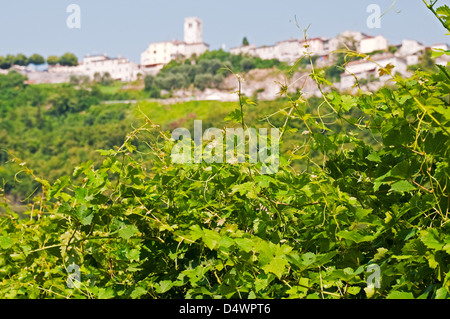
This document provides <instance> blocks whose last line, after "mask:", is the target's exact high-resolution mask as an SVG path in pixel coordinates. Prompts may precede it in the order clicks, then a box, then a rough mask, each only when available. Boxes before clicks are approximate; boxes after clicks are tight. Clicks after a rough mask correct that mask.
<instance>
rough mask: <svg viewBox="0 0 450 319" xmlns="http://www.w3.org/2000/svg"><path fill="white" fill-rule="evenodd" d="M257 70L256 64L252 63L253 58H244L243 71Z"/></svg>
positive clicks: (242, 62)
mask: <svg viewBox="0 0 450 319" xmlns="http://www.w3.org/2000/svg"><path fill="white" fill-rule="evenodd" d="M254 68H255V63H254V62H253V61H252V59H251V58H244V59H242V61H241V69H242V71H244V72H246V71H250V70H251V69H254Z"/></svg>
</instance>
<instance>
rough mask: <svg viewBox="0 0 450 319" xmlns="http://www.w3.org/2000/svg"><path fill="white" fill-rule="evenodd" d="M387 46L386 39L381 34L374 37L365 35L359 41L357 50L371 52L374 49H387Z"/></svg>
mask: <svg viewBox="0 0 450 319" xmlns="http://www.w3.org/2000/svg"><path fill="white" fill-rule="evenodd" d="M388 48H389V42H388V40H387V39H386V38H385V37H383V36H382V35H377V36H376V37H366V38H364V39H361V40H360V41H359V47H358V51H359V52H360V53H371V52H374V51H387V50H388Z"/></svg>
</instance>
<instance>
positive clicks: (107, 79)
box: [101, 72, 114, 86]
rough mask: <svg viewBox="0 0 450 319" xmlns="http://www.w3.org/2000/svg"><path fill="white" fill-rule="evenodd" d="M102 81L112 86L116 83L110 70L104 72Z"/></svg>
mask: <svg viewBox="0 0 450 319" xmlns="http://www.w3.org/2000/svg"><path fill="white" fill-rule="evenodd" d="M101 83H102V84H103V85H105V86H110V85H112V84H113V83H114V80H113V78H112V77H111V74H110V73H109V72H105V73H103V75H102V79H101Z"/></svg>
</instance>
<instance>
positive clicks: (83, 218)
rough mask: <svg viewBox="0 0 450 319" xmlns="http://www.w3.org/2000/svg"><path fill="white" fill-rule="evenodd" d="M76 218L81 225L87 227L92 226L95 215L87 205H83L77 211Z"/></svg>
mask: <svg viewBox="0 0 450 319" xmlns="http://www.w3.org/2000/svg"><path fill="white" fill-rule="evenodd" d="M74 216H75V217H76V218H77V219H78V220H79V221H80V223H81V225H83V226H86V225H90V224H91V222H92V218H94V213H93V212H92V210H91V209H89V208H87V207H86V205H85V204H81V205H80V206H78V207H77V208H76V209H75V214H74Z"/></svg>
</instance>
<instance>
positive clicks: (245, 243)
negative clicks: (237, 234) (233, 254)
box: [234, 238, 254, 253]
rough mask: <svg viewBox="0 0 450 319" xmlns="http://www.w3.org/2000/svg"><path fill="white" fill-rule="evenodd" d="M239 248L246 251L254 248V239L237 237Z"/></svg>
mask: <svg viewBox="0 0 450 319" xmlns="http://www.w3.org/2000/svg"><path fill="white" fill-rule="evenodd" d="M234 241H235V242H236V244H237V245H238V247H239V248H241V249H242V250H243V251H245V252H246V253H248V252H250V251H251V250H252V249H253V245H254V244H253V241H252V240H250V239H248V238H236V239H235V240H234Z"/></svg>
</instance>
